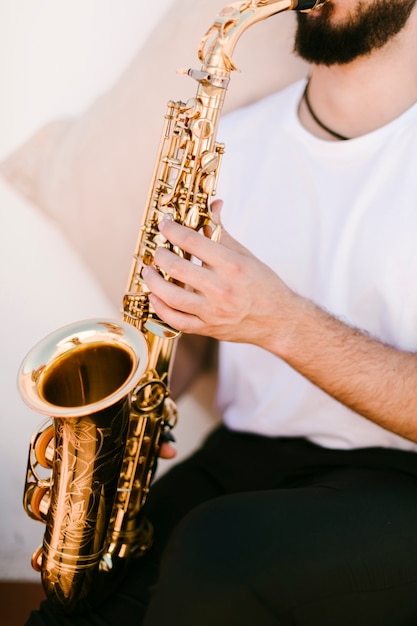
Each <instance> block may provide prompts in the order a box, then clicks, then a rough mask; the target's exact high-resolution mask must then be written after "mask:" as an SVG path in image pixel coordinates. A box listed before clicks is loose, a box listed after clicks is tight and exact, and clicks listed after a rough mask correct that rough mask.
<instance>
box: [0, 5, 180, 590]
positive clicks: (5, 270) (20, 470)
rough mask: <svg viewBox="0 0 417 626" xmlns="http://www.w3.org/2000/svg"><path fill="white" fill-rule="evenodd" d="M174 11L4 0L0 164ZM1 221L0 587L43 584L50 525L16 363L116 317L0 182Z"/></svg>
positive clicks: (57, 241) (76, 264)
mask: <svg viewBox="0 0 417 626" xmlns="http://www.w3.org/2000/svg"><path fill="white" fill-rule="evenodd" d="M170 4H171V0H150V1H149V2H147V3H146V4H145V2H143V0H122V1H120V0H71V2H70V1H69V0H37V1H36V2H34V0H1V2H0V159H1V158H3V157H5V156H6V155H7V154H8V153H9V152H10V151H11V150H13V149H14V148H15V147H17V146H18V145H19V144H20V143H21V142H23V141H24V140H25V139H27V138H28V137H29V136H30V135H31V134H32V133H33V132H34V131H36V130H37V129H38V128H39V127H40V126H41V125H42V124H43V123H45V122H47V121H49V120H51V119H54V118H56V117H61V116H63V115H74V114H77V113H78V112H81V111H83V109H84V108H86V107H87V106H88V105H89V104H90V102H91V101H92V100H93V99H94V98H95V97H96V96H97V95H99V94H100V93H101V92H102V91H103V90H105V89H106V88H107V87H108V86H109V85H111V84H112V83H113V81H114V80H115V79H116V78H117V76H118V75H119V74H120V73H121V72H122V70H123V69H124V67H125V66H126V64H127V63H128V62H129V60H130V59H131V58H132V57H133V55H134V53H135V52H136V51H137V50H138V48H139V46H140V45H141V44H142V43H143V42H144V40H145V39H146V36H147V34H148V32H149V31H150V29H151V28H152V27H153V26H154V24H155V22H156V21H157V20H158V19H159V18H160V17H161V16H162V15H163V12H164V11H165V9H167V8H168V7H169V6H170ZM0 223H1V228H0V293H1V307H0V399H1V400H0V403H1V404H0V428H1V436H0V476H1V479H0V503H1V504H0V510H1V513H0V580H5V579H21V580H29V579H33V580H38V578H39V575H38V574H35V573H34V572H32V570H31V568H30V565H29V559H30V556H31V554H32V552H33V551H34V549H35V548H36V547H37V546H38V545H39V543H40V541H41V537H42V535H43V526H42V525H41V524H37V523H36V522H33V521H31V520H29V518H27V516H26V514H25V513H24V511H23V507H22V504H21V501H22V493H23V484H24V476H25V470H26V459H27V450H28V442H29V439H30V436H31V434H32V433H33V432H34V431H35V430H36V427H37V426H38V425H39V424H40V423H41V421H42V418H41V417H40V416H39V415H37V414H34V413H33V412H32V411H30V410H29V409H27V408H26V407H25V406H24V405H23V403H22V401H21V400H20V398H19V397H18V394H17V389H16V375H17V370H18V366H19V363H20V361H21V360H22V358H23V356H24V354H25V353H26V351H27V350H28V349H29V348H30V347H31V346H32V345H33V344H34V342H35V341H37V340H38V339H40V338H41V337H43V336H44V335H45V334H46V333H47V332H49V331H52V330H54V329H55V328H57V327H59V326H61V325H63V324H64V323H69V322H72V321H76V320H77V319H83V318H86V317H96V316H98V315H112V316H113V317H114V316H117V318H118V317H119V313H118V312H117V311H114V310H113V306H112V305H111V304H110V303H109V302H108V300H107V298H106V297H105V296H104V294H103V293H102V292H101V290H100V288H99V287H98V285H97V284H96V281H95V279H94V277H93V276H92V275H91V274H90V273H89V271H88V269H87V268H86V267H85V266H84V265H83V264H82V263H81V261H80V260H79V259H78V257H77V255H76V254H75V253H74V251H73V250H72V249H71V247H70V246H69V245H68V243H67V241H66V240H65V238H64V237H63V235H62V234H61V233H59V232H58V231H57V230H56V228H55V227H54V225H53V224H51V223H50V222H49V221H48V220H47V219H46V218H45V217H44V216H43V215H40V214H39V213H38V212H37V211H36V210H34V208H33V207H32V206H31V205H30V204H28V203H26V202H25V201H24V200H23V199H22V198H20V197H18V196H17V195H15V194H14V193H13V191H12V190H11V189H10V188H8V186H7V185H6V184H4V183H3V182H2V181H1V180H0ZM63 276H65V279H63Z"/></svg>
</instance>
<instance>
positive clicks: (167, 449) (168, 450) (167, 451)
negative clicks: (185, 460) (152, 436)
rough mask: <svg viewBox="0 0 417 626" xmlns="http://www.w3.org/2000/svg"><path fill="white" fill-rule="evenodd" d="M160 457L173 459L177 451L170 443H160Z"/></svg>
mask: <svg viewBox="0 0 417 626" xmlns="http://www.w3.org/2000/svg"><path fill="white" fill-rule="evenodd" d="M159 456H160V457H161V459H173V458H174V457H176V456H177V451H176V449H175V448H174V446H173V445H171V444H170V443H162V444H161V447H160V449H159Z"/></svg>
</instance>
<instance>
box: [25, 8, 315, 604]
mask: <svg viewBox="0 0 417 626" xmlns="http://www.w3.org/2000/svg"><path fill="white" fill-rule="evenodd" d="M318 4H319V2H317V0H300V2H299V3H295V2H292V1H291V0H257V1H256V0H248V1H241V2H235V3H233V4H230V5H228V6H226V7H225V8H224V9H222V10H221V11H220V13H219V15H218V16H217V17H216V18H215V20H214V23H213V24H212V26H211V27H210V28H209V30H208V32H207V34H206V35H205V36H204V37H203V39H202V41H201V44H200V48H199V59H200V61H201V62H202V66H201V68H200V69H199V70H187V71H186V72H183V73H187V74H189V75H190V76H191V77H192V78H194V79H195V80H196V81H197V84H198V86H197V92H196V95H195V97H193V98H191V99H190V100H188V101H187V102H169V104H168V110H167V114H166V118H165V126H164V130H163V134H162V139H161V145H160V149H159V154H158V156H157V160H156V165H155V171H154V175H153V180H152V183H151V188H150V193H149V197H148V202H147V206H146V209H145V213H144V217H143V222H142V226H141V228H140V233H139V239H138V245H137V249H136V251H135V254H134V260H133V265H132V270H131V274H130V278H129V281H128V287H127V290H126V294H125V296H124V301H123V320H122V321H120V322H116V321H114V320H99V319H98V320H87V321H82V322H78V323H75V324H72V325H70V326H67V327H65V328H63V329H60V330H58V331H56V332H54V333H52V334H51V335H49V336H48V337H46V339H44V340H43V341H41V342H40V343H39V344H38V345H36V346H35V347H34V348H33V349H32V350H31V352H30V353H29V354H28V355H27V357H26V358H25V360H24V362H23V363H22V366H21V369H20V372H19V388H20V392H21V394H22V397H23V399H24V400H25V402H26V403H27V404H28V405H29V406H31V407H32V408H34V409H35V410H37V411H38V412H40V413H42V414H45V415H48V416H50V418H51V420H50V422H49V423H48V424H47V425H46V426H44V427H42V428H41V429H40V430H39V431H38V432H37V433H36V434H35V435H34V436H33V438H32V441H31V445H30V450H29V458H28V465H27V475H26V484H25V490H24V507H25V510H26V512H27V513H28V515H30V516H31V517H32V518H34V519H37V520H40V521H42V522H44V523H45V533H44V538H43V545H42V547H41V548H40V549H39V550H38V551H37V552H35V554H34V556H33V558H32V564H33V566H34V567H35V568H36V569H38V570H39V571H40V572H41V574H42V583H43V586H44V589H45V592H46V595H47V596H48V597H49V598H50V599H51V600H52V601H53V602H54V603H55V604H56V605H58V606H60V607H62V608H63V609H64V610H65V611H68V612H70V611H73V610H76V609H79V608H82V607H83V606H84V605H85V603H86V602H87V603H88V604H91V603H93V602H94V601H95V598H96V596H97V595H100V593H101V592H99V593H98V594H97V589H99V590H100V589H101V588H102V586H103V588H104V589H106V578H107V577H111V576H112V573H114V571H115V570H116V571H118V566H119V564H120V563H125V562H127V560H128V559H129V558H130V557H132V556H135V555H137V554H140V553H141V552H143V551H144V550H146V549H147V548H148V547H149V545H150V543H151V540H152V527H151V524H150V523H149V522H148V521H147V520H146V519H145V518H144V516H143V515H142V507H143V504H144V502H145V500H146V496H147V493H148V491H149V486H150V482H151V479H152V476H153V472H154V469H155V460H156V458H157V456H158V452H159V445H160V440H161V436H162V435H164V433H166V432H167V431H169V430H170V429H171V428H172V427H173V426H174V424H175V421H176V408H175V404H174V402H173V401H172V399H171V398H170V394H169V375H170V367H171V364H172V361H173V354H174V349H175V346H176V342H177V341H176V340H177V338H178V336H179V333H178V332H177V331H176V330H174V329H172V328H170V327H169V326H168V325H166V324H165V323H164V322H163V321H162V320H160V319H158V317H157V316H156V314H155V312H154V311H153V310H152V307H151V306H150V303H149V298H148V290H147V287H146V284H145V283H144V281H143V278H142V269H143V267H144V266H146V265H150V264H153V262H154V254H155V250H156V249H157V248H158V247H159V246H167V245H169V244H168V243H167V242H166V241H165V240H164V239H163V238H162V237H161V235H160V233H159V230H158V224H159V222H160V220H161V219H163V218H164V217H167V216H168V217H169V218H170V219H173V220H175V221H177V222H179V223H181V224H184V225H186V226H188V227H190V228H192V229H195V230H197V231H199V230H201V229H202V228H203V227H204V226H206V225H210V226H211V227H212V229H213V237H216V236H217V233H218V230H217V228H216V225H214V224H212V219H211V210H210V202H211V197H212V196H214V195H215V193H216V182H217V177H218V173H219V168H220V162H221V158H222V155H223V152H224V146H223V145H222V144H220V143H218V142H217V141H216V134H217V127H218V123H219V119H220V115H221V111H222V106H223V102H224V98H225V94H226V90H227V86H228V83H229V78H230V73H231V71H232V70H234V69H235V67H234V64H233V61H232V53H233V50H234V48H235V45H236V43H237V41H238V40H239V38H240V36H241V35H242V33H243V32H244V31H245V30H246V29H247V28H249V27H250V26H252V25H253V24H255V23H257V22H259V21H261V20H264V19H266V18H268V17H269V16H271V15H274V14H275V13H279V12H281V11H286V10H288V9H297V10H310V9H312V8H314V7H315V6H317V5H318ZM175 252H176V253H177V254H180V255H182V254H183V252H182V251H181V250H178V249H175ZM165 278H166V279H167V280H169V279H170V278H169V276H165ZM103 581H104V582H103Z"/></svg>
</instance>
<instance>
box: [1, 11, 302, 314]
mask: <svg viewBox="0 0 417 626" xmlns="http://www.w3.org/2000/svg"><path fill="white" fill-rule="evenodd" d="M224 4H226V3H225V2H224V1H222V2H219V0H176V1H175V2H174V4H173V6H172V8H171V9H170V10H169V11H168V12H167V14H166V15H165V16H164V18H163V19H162V21H161V23H160V24H159V25H158V26H157V28H156V29H155V30H154V32H153V33H152V34H151V36H150V37H149V39H148V41H147V42H146V44H145V45H144V47H142V49H141V50H139V52H138V54H137V56H136V58H134V59H133V62H132V63H131V64H130V66H129V67H128V68H127V69H126V71H125V72H124V74H123V75H122V76H121V78H120V80H119V81H118V82H117V84H115V85H114V87H113V88H112V89H111V90H109V91H108V92H107V93H105V94H104V95H103V96H101V97H100V98H99V99H98V100H97V101H96V102H94V103H93V104H92V105H91V107H90V108H89V109H88V110H87V111H86V112H85V114H84V115H82V116H80V117H79V118H77V119H71V120H58V121H53V122H51V123H50V124H49V125H47V126H46V127H44V128H41V129H40V130H39V132H38V133H36V134H35V136H34V137H32V138H31V139H30V140H29V141H28V142H27V143H26V144H25V145H23V146H22V147H21V148H20V149H18V150H17V151H16V152H15V153H14V154H13V155H11V156H10V157H9V158H8V159H6V161H5V162H4V163H3V164H1V165H0V171H1V172H2V173H3V175H4V176H6V177H7V178H8V180H9V182H10V183H11V184H12V185H13V186H14V188H15V189H18V190H19V191H20V192H21V193H23V194H24V195H25V196H26V197H27V198H28V199H29V200H30V201H31V202H32V203H34V204H35V205H37V206H38V207H40V208H41V209H42V210H43V211H45V212H46V213H47V214H49V215H50V216H52V217H53V218H54V219H56V220H57V222H58V223H59V224H60V225H61V226H62V228H63V229H64V231H65V233H66V235H67V236H68V237H69V238H70V240H71V242H72V244H73V245H74V246H75V247H76V248H77V249H78V251H79V252H80V253H81V256H82V257H83V259H84V261H85V262H87V264H88V265H89V266H90V267H91V268H92V270H93V272H94V273H95V274H96V276H97V277H98V279H99V281H100V282H101V284H102V286H103V287H104V288H105V290H106V292H107V293H108V294H109V295H110V297H111V298H112V300H113V301H114V302H115V303H119V302H120V301H121V297H122V293H123V291H124V289H125V287H126V280H127V276H128V272H129V268H130V262H131V256H132V253H133V250H134V247H135V244H136V239H137V233H138V226H139V222H140V218H141V213H142V211H143V207H144V205H145V202H146V196H147V192H148V187H149V183H150V179H151V176H152V171H153V166H154V160H155V154H156V150H157V147H158V144H159V137H160V132H161V129H162V124H163V116H164V114H165V110H166V103H167V101H168V100H170V99H174V100H186V99H187V98H188V97H191V96H193V95H194V93H195V89H196V83H195V82H194V81H193V80H192V79H190V78H188V77H182V76H178V75H177V73H176V70H177V68H179V67H184V66H185V67H197V68H199V67H200V62H199V61H198V59H197V49H198V44H199V42H200V39H201V38H202V36H203V34H204V33H205V31H206V30H207V29H208V27H209V26H210V25H211V24H212V22H213V18H214V16H215V14H216V12H217V11H218V9H219V8H221V7H222V6H223V5H224ZM293 25H294V15H293V14H290V13H286V14H283V15H281V16H274V17H272V18H270V19H268V20H265V21H263V22H262V23H260V24H257V25H256V26H254V27H253V28H251V29H249V30H248V31H247V32H246V33H245V34H244V35H243V36H242V38H241V40H240V41H239V42H238V44H237V47H236V51H235V55H234V60H235V62H236V63H237V65H238V66H239V68H240V69H241V73H234V74H233V75H232V81H231V84H230V87H229V91H228V94H227V97H226V104H225V107H224V112H227V111H229V110H231V109H233V108H235V107H237V106H240V105H242V104H245V103H249V102H251V101H253V100H255V99H256V98H259V97H261V96H263V95H264V94H266V93H269V92H271V91H273V90H275V89H276V88H279V87H281V86H283V85H285V84H287V83H289V82H292V81H293V80H295V79H296V78H298V77H299V76H301V75H302V74H305V72H306V67H305V65H304V64H303V63H302V62H301V61H300V60H298V59H296V58H295V57H294V56H293V54H292V53H291V48H292V31H293ZM219 139H221V137H220V138H219ZM226 158H227V153H226Z"/></svg>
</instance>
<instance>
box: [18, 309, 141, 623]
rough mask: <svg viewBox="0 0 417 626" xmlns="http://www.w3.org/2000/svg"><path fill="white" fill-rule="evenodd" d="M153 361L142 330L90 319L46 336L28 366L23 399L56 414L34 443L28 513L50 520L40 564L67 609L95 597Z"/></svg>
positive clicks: (48, 586) (23, 371)
mask: <svg viewBox="0 0 417 626" xmlns="http://www.w3.org/2000/svg"><path fill="white" fill-rule="evenodd" d="M147 363H148V345H147V341H146V339H145V337H144V336H143V334H142V333H140V332H139V331H138V330H137V329H136V328H135V327H133V326H131V325H130V324H127V323H124V322H114V321H111V320H91V321H83V322H77V323H75V324H72V325H70V326H66V327H64V328H61V329H59V330H57V331H56V332H54V333H52V334H51V335H49V336H48V337H46V338H45V339H44V340H43V341H41V342H40V343H38V344H37V345H36V346H35V347H34V348H33V349H32V350H31V351H30V352H29V354H28V355H27V356H26V358H25V359H24V361H23V363H22V365H21V368H20V372H19V376H18V387H19V391H20V393H21V395H22V398H23V400H24V401H25V402H26V404H28V405H29V407H31V408H32V409H35V410H36V411H38V412H40V413H43V414H46V415H49V416H51V417H52V424H51V425H49V426H44V427H43V428H42V429H41V430H40V431H38V433H37V434H36V435H35V436H34V437H33V438H32V442H31V446H30V451H29V458H28V465H27V472H26V485H25V491H24V508H25V509H26V512H27V513H28V515H29V516H30V517H32V518H34V519H38V520H40V521H42V522H44V523H45V524H46V529H45V533H44V539H43V546H42V548H40V549H38V550H37V551H36V552H35V554H34V555H33V557H32V564H33V566H34V567H35V568H36V569H38V570H39V571H41V572H42V583H43V586H44V589H45V592H46V594H47V596H48V597H49V598H51V599H52V601H53V602H54V604H55V605H58V606H59V607H64V608H65V611H67V612H68V611H71V610H72V605H73V601H74V603H76V605H77V606H81V604H80V603H81V602H82V600H83V599H84V597H86V596H87V595H89V594H90V593H91V580H92V576H93V575H94V574H95V573H96V572H97V570H98V568H99V565H100V561H101V559H102V554H103V548H104V546H105V538H106V534H107V528H108V524H109V520H110V516H111V512H112V507H113V503H114V499H115V495H116V491H117V485H118V476H119V472H120V467H121V463H122V460H123V454H124V449H125V442H126V436H127V429H128V423H129V415H130V409H131V407H130V405H131V392H132V389H134V387H135V386H136V385H137V383H138V382H139V380H140V379H141V377H142V376H143V373H144V372H145V370H146V367H147ZM42 468H46V469H48V470H49V473H50V476H49V478H45V477H44V476H42V471H43V473H45V471H44V470H43V469H42ZM57 520H59V523H58V524H57Z"/></svg>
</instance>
